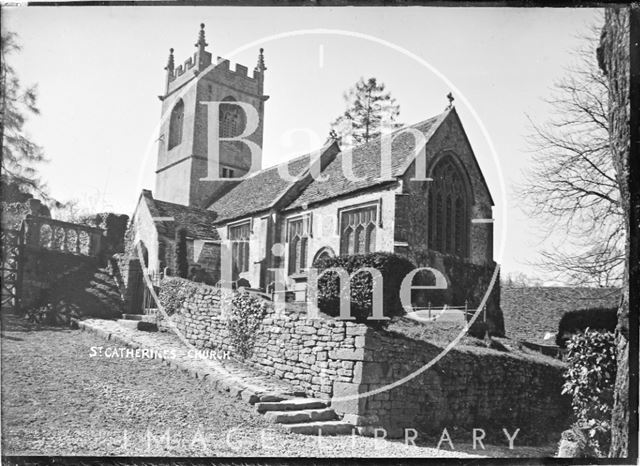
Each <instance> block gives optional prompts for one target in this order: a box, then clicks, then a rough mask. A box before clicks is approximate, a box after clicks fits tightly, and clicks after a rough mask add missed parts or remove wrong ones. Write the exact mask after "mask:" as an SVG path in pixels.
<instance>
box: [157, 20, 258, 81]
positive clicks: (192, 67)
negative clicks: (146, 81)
mask: <svg viewBox="0 0 640 466" xmlns="http://www.w3.org/2000/svg"><path fill="white" fill-rule="evenodd" d="M207 45H209V44H207V42H206V40H205V34H204V24H201V25H200V31H199V34H198V41H197V42H196V44H195V46H196V48H197V50H196V52H195V53H194V54H193V55H192V56H190V57H189V58H188V59H186V60H185V61H184V62H183V63H182V64H180V65H178V66H177V67H175V66H174V57H173V49H171V51H170V54H169V61H168V64H167V66H166V67H165V70H166V71H167V88H166V92H165V94H169V93H171V92H173V91H174V90H176V89H177V88H179V87H181V86H182V85H184V84H185V83H186V82H187V81H189V80H191V79H192V78H194V77H196V76H198V75H199V74H200V73H201V72H203V71H204V70H205V69H206V68H207V67H209V66H210V65H211V64H212V55H211V53H210V52H207V51H206V47H207ZM263 52H264V50H263V49H260V54H259V56H258V63H257V65H256V67H255V68H254V69H253V73H251V75H250V74H249V69H248V68H247V67H246V66H245V65H241V64H239V63H235V64H234V68H233V69H231V65H230V63H229V60H227V59H225V58H222V57H217V60H216V64H215V67H214V68H213V71H214V72H217V73H224V75H225V76H224V78H225V79H241V80H244V81H245V82H247V83H248V84H255V85H257V86H259V88H260V89H262V88H261V84H262V82H263V80H264V71H265V70H266V69H267V67H266V66H265V65H264V55H263Z"/></svg>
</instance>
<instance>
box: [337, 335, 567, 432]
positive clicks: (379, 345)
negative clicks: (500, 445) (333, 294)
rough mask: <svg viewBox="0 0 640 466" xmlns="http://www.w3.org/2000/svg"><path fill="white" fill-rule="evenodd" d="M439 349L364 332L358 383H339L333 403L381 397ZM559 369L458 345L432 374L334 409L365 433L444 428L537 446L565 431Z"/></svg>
mask: <svg viewBox="0 0 640 466" xmlns="http://www.w3.org/2000/svg"><path fill="white" fill-rule="evenodd" d="M442 349H443V348H442V347H440V346H436V345H434V344H431V343H429V342H426V341H418V340H414V339H410V338H407V337H405V336H403V335H400V334H397V333H392V332H387V331H380V330H378V331H374V330H369V331H368V332H367V334H366V337H365V345H364V348H363V350H362V351H361V353H360V355H359V361H358V362H356V365H358V366H361V367H362V369H361V376H360V378H359V379H358V380H356V382H357V383H351V384H349V383H338V384H336V385H335V386H334V396H348V395H354V394H357V393H365V392H367V391H370V390H375V389H379V388H381V387H384V386H385V385H387V384H391V383H394V382H397V381H398V380H401V379H403V378H404V377H407V376H410V375H411V374H412V373H414V372H415V371H417V370H420V369H421V368H423V367H424V366H425V365H426V364H427V363H429V362H430V361H432V360H433V359H434V358H435V357H437V356H438V355H439V354H440V353H441V352H442ZM563 370H564V365H563V364H562V363H561V362H560V361H557V360H554V359H552V358H546V357H542V356H535V357H534V356H525V355H524V353H506V352H499V351H496V350H493V349H488V348H484V347H476V346H473V347H472V346H461V345H457V346H455V347H454V349H452V350H451V351H449V352H448V353H447V354H446V355H444V357H442V359H440V360H439V361H438V362H436V363H435V364H434V365H433V366H432V367H430V368H429V369H427V370H425V371H424V372H422V373H420V374H418V375H417V376H415V377H413V378H411V379H410V380H407V381H406V382H405V383H403V384H401V385H400V386H398V387H397V388H393V389H391V390H385V391H382V392H381V393H378V394H374V395H372V396H369V397H366V398H362V399H358V400H348V401H336V402H333V403H332V406H333V407H334V408H336V409H337V410H339V411H341V412H344V413H346V416H347V418H349V419H353V420H354V421H357V423H358V424H370V427H369V428H367V427H363V428H362V429H361V431H362V433H367V432H370V431H371V429H373V428H374V427H376V426H383V427H384V428H385V429H386V430H387V432H388V435H389V436H401V435H403V429H405V428H414V429H418V430H419V431H424V432H437V433H438V434H439V433H440V432H442V429H443V428H448V429H449V431H450V432H452V431H455V430H456V429H472V428H482V429H485V430H486V431H489V430H492V431H494V432H497V433H498V434H500V432H501V429H502V428H508V429H510V430H509V431H510V432H513V431H514V430H515V429H516V428H520V429H521V431H520V436H521V438H522V437H529V438H536V437H537V436H538V435H537V434H538V433H540V432H551V431H554V430H555V431H559V430H561V429H562V428H564V427H565V426H566V422H567V419H568V416H569V412H570V406H569V400H568V399H565V397H563V396H562V395H560V392H561V387H562V382H563V380H562V372H563Z"/></svg>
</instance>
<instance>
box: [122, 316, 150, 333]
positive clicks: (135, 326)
mask: <svg viewBox="0 0 640 466" xmlns="http://www.w3.org/2000/svg"><path fill="white" fill-rule="evenodd" d="M116 322H118V324H119V325H121V326H122V327H125V328H128V329H131V330H141V331H143V332H157V331H158V326H157V325H156V324H154V323H152V322H147V321H144V320H130V319H118V320H117V321H116Z"/></svg>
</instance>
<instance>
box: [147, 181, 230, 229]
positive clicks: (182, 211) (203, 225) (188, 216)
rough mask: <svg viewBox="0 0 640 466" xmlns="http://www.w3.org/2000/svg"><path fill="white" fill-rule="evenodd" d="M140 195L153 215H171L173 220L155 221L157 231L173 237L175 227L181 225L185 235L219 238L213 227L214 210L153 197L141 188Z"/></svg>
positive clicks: (149, 192)
mask: <svg viewBox="0 0 640 466" xmlns="http://www.w3.org/2000/svg"><path fill="white" fill-rule="evenodd" d="M142 195H143V197H144V199H145V201H146V203H147V206H148V207H149V211H150V212H151V215H152V216H153V217H172V218H173V219H174V220H173V221H168V220H167V221H156V222H155V224H156V228H157V230H158V233H160V234H161V235H163V236H166V237H169V238H174V237H175V234H176V227H182V228H184V229H185V230H186V231H187V237H190V238H196V239H219V237H218V233H217V232H216V230H215V228H214V227H213V223H214V222H215V220H216V215H215V213H214V212H210V211H208V210H204V209H199V208H197V207H189V206H184V205H181V204H174V203H172V202H166V201H159V200H158V199H154V198H153V196H152V195H151V191H148V190H143V192H142Z"/></svg>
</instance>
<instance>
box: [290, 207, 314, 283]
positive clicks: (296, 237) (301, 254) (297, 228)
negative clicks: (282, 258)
mask: <svg viewBox="0 0 640 466" xmlns="http://www.w3.org/2000/svg"><path fill="white" fill-rule="evenodd" d="M288 223H289V231H288V235H287V237H288V241H289V274H292V273H300V272H302V271H304V269H306V268H307V241H308V237H309V226H310V225H309V223H310V217H308V216H307V217H302V218H297V219H295V220H291V221H289V222H288Z"/></svg>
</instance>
